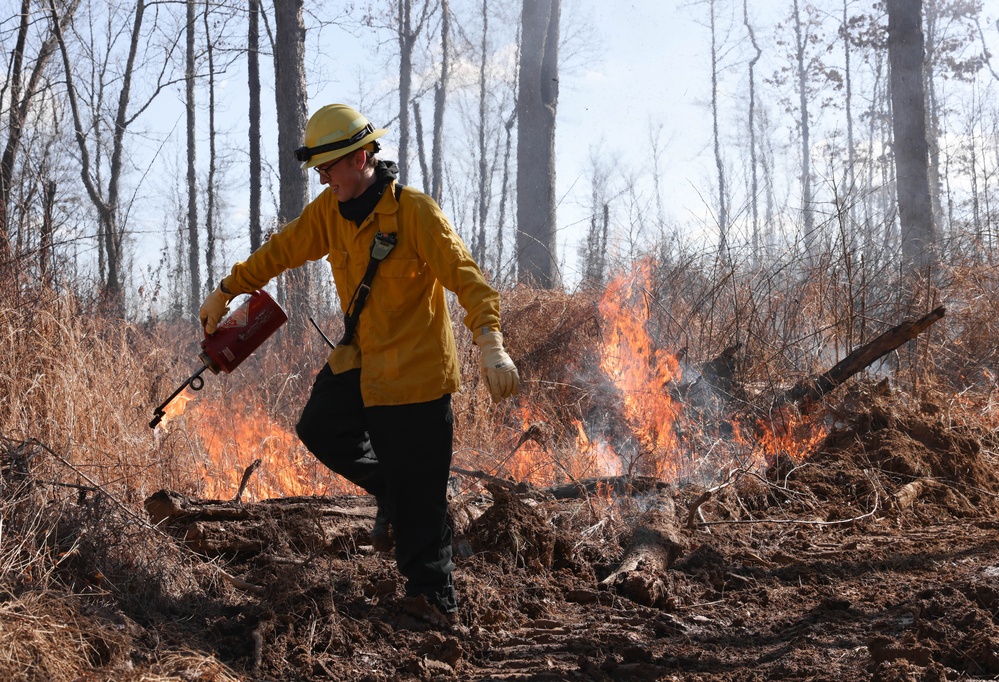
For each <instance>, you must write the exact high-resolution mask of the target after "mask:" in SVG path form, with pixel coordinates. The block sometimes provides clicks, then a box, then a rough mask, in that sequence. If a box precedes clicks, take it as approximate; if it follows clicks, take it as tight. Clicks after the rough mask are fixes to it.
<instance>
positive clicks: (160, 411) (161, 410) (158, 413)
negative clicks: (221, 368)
mask: <svg viewBox="0 0 999 682" xmlns="http://www.w3.org/2000/svg"><path fill="white" fill-rule="evenodd" d="M206 369H208V365H204V366H202V368H201V369H199V370H198V371H197V372H195V373H194V374H192V375H191V376H189V377H188V378H187V380H186V381H185V382H184V383H182V384H181V385H180V386H178V387H177V390H176V391H174V392H173V393H171V394H170V397H169V398H167V399H166V400H164V401H163V404H162V405H160V406H159V407H157V408H156V409H155V410H153V420H152V421H151V422H149V428H151V429H155V428H156V425H157V424H159V423H160V421H161V420H162V419H163V417H165V416H166V411H165V410H166V407H167V405H169V404H170V403H171V402H173V399H174V398H176V397H177V396H178V395H180V392H181V391H183V390H184V389H185V388H187V387H188V386H190V387H191V390H193V391H200V390H201V387H202V386H204V385H205V380H204V379H202V378H201V373H202V372H204V371H205V370H206Z"/></svg>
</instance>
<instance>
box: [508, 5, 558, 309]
mask: <svg viewBox="0 0 999 682" xmlns="http://www.w3.org/2000/svg"><path fill="white" fill-rule="evenodd" d="M560 11H561V7H560V0H524V5H523V10H522V12H521V41H520V60H521V61H520V79H519V87H518V95H517V269H518V274H517V277H518V280H519V281H520V282H522V283H525V284H530V285H533V286H538V287H542V288H545V289H552V288H555V287H557V286H558V285H559V277H558V273H557V253H556V250H557V249H556V239H555V237H556V225H555V205H556V203H555V115H556V111H557V107H558V43H559V14H560Z"/></svg>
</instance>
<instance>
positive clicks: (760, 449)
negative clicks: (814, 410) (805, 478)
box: [752, 408, 829, 465]
mask: <svg viewBox="0 0 999 682" xmlns="http://www.w3.org/2000/svg"><path fill="white" fill-rule="evenodd" d="M752 432H753V433H754V436H755V441H756V443H755V447H754V448H753V451H754V454H758V455H761V456H762V458H763V462H761V464H763V463H765V464H768V465H769V464H773V462H774V460H776V459H777V458H778V457H782V456H783V457H790V458H791V460H792V461H794V462H800V461H802V460H804V459H805V457H806V456H808V455H809V454H810V453H811V452H812V451H813V450H814V449H815V448H816V447H817V446H818V445H819V443H821V442H822V439H823V438H825V437H826V435H827V434H828V433H829V429H828V428H827V427H826V426H825V425H824V424H823V423H821V422H818V421H813V420H809V419H807V418H806V417H805V416H804V415H802V414H800V413H799V412H798V411H797V410H795V409H792V408H785V409H781V410H778V411H776V412H775V413H774V414H773V415H772V416H771V417H770V419H768V420H763V419H758V420H757V421H756V425H755V428H754V429H752Z"/></svg>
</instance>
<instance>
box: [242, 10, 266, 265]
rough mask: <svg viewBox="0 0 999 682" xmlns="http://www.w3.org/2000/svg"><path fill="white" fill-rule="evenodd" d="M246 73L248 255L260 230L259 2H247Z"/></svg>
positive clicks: (256, 244) (256, 240)
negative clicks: (248, 102) (247, 110)
mask: <svg viewBox="0 0 999 682" xmlns="http://www.w3.org/2000/svg"><path fill="white" fill-rule="evenodd" d="M249 12H250V19H249V25H248V28H247V36H246V72H247V81H248V83H247V87H248V88H249V98H250V112H249V114H250V140H249V147H250V252H251V253H252V252H253V251H256V250H257V249H259V248H260V244H261V241H262V240H261V236H262V235H261V226H260V175H261V173H260V166H261V164H260V47H259V46H260V0H249Z"/></svg>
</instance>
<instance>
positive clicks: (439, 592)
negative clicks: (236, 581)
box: [200, 104, 520, 613]
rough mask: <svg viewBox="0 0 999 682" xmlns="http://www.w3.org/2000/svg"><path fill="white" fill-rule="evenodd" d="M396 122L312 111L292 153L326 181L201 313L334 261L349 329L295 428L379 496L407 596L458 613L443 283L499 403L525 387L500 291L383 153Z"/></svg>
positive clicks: (324, 458) (345, 111) (453, 381)
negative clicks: (385, 124) (314, 263)
mask: <svg viewBox="0 0 999 682" xmlns="http://www.w3.org/2000/svg"><path fill="white" fill-rule="evenodd" d="M386 132H388V131H387V130H385V129H383V128H374V127H373V126H372V125H371V124H370V123H369V122H368V119H367V118H365V117H364V116H362V115H361V114H360V113H359V112H357V111H356V110H354V109H352V108H351V107H349V106H346V105H343V104H330V105H328V106H324V107H323V108H321V109H319V110H318V111H317V112H315V113H314V114H313V115H312V117H311V118H310V119H309V122H308V125H307V126H306V129H305V145H304V146H303V147H300V148H299V149H297V150H295V154H296V156H297V158H298V159H299V160H300V161H302V162H303V168H313V169H315V171H316V172H317V173H318V174H319V181H320V182H321V183H322V184H323V185H326V189H325V190H324V191H323V192H322V193H320V194H319V196H318V197H316V199H314V200H313V201H312V202H310V203H309V204H308V205H307V206H306V207H305V209H304V210H303V211H302V214H301V215H300V216H299V217H298V218H296V219H294V220H292V221H291V222H289V223H288V224H287V225H285V226H284V227H283V228H282V229H281V230H280V231H279V232H277V233H276V234H274V235H273V236H272V237H271V238H270V239H269V240H268V241H267V242H266V243H264V244H263V245H262V246H261V247H260V248H259V249H257V250H256V251H254V252H253V253H252V254H251V255H250V256H249V257H248V258H247V259H246V260H245V261H244V262H241V263H237V264H236V265H234V266H233V268H232V271H231V273H230V274H229V276H227V277H225V278H224V279H223V280H222V281H221V282H220V283H219V285H218V287H217V288H216V289H215V291H213V292H212V293H211V294H209V296H208V297H207V298H206V299H205V302H204V304H203V305H202V307H201V311H200V318H201V323H202V324H203V325H204V328H205V332H206V333H208V334H211V333H213V332H214V331H215V329H216V327H217V325H218V323H219V321H220V319H221V318H222V316H223V315H225V313H226V312H227V310H228V304H229V302H230V301H231V300H232V298H233V297H234V296H236V295H237V294H242V293H248V292H251V291H254V290H256V289H259V288H261V287H263V286H264V285H265V284H266V283H267V282H268V281H269V280H271V279H272V278H273V277H275V276H277V275H279V274H280V273H282V272H284V271H285V270H288V269H290V268H297V267H299V266H301V265H303V264H304V263H305V262H307V261H310V260H316V259H318V258H324V257H325V258H326V259H327V260H328V261H329V263H330V266H331V268H332V270H333V280H334V282H335V284H336V289H337V293H338V295H339V297H340V305H341V307H342V309H343V312H344V326H345V335H344V336H345V338H343V339H341V342H340V343H339V344H337V345H336V347H335V348H334V349H333V351H332V352H331V353H330V355H329V357H328V359H327V362H326V364H325V365H324V366H323V367H322V369H321V370H320V371H319V373H318V375H317V376H316V378H315V383H314V384H313V387H312V393H311V396H310V397H309V400H308V402H307V403H306V404H305V407H304V409H303V410H302V415H301V418H300V420H299V422H298V425H297V432H298V436H299V438H301V440H302V442H303V443H304V444H305V445H306V447H307V448H308V449H309V450H310V451H311V452H312V453H313V454H314V455H315V456H316V457H317V458H318V459H319V460H320V461H321V462H322V463H323V464H325V465H326V466H327V467H329V468H330V469H332V470H333V471H334V472H336V473H338V474H340V475H341V476H343V477H345V478H346V479H348V480H350V481H351V482H353V483H355V484H357V485H358V486H360V487H361V488H363V489H364V490H366V491H367V492H369V493H370V494H372V495H374V496H375V498H376V500H377V503H378V514H377V516H376V519H375V524H374V527H373V528H372V532H371V540H372V544H373V545H374V546H375V548H376V549H378V550H380V551H389V550H390V549H391V548H392V546H393V542H394V547H395V559H396V562H397V564H398V568H399V572H400V573H401V574H402V575H403V576H404V577H405V579H406V594H407V596H408V597H412V598H413V601H421V599H422V598H426V600H427V602H428V603H429V604H430V605H432V606H435V607H437V608H438V609H440V610H441V611H443V612H445V613H453V612H454V611H455V610H456V609H457V602H456V598H455V590H454V584H453V582H452V576H451V574H452V572H453V570H454V563H453V562H452V548H451V528H450V526H449V525H448V523H447V518H446V517H447V481H448V477H449V472H450V466H451V452H452V441H453V424H454V417H453V414H452V411H451V394H452V393H453V392H454V391H456V390H458V387H459V368H458V354H457V349H456V346H455V341H454V330H453V328H452V324H451V318H450V315H449V313H448V305H447V300H446V298H445V292H444V290H445V289H448V290H450V291H452V292H454V293H455V294H456V295H457V299H458V302H459V303H460V304H461V306H462V307H463V308H464V310H465V313H466V314H465V318H464V323H465V325H466V326H467V327H468V329H469V330H470V331H471V332H472V334H473V339H474V342H475V344H476V346H478V348H479V349H480V351H481V353H480V368H481V371H482V376H483V379H484V382H485V384H486V386H487V388H488V391H489V393H490V396H491V398H492V399H493V401H495V402H498V401H500V400H502V399H503V398H506V397H508V396H510V395H513V394H516V393H517V391H518V387H519V383H520V378H519V375H518V372H517V367H516V365H515V364H514V363H513V361H512V360H511V359H510V356H509V355H508V354H507V352H506V351H505V350H504V348H503V335H502V333H501V332H500V317H499V294H498V293H497V291H496V290H495V289H493V288H492V287H491V286H489V285H488V284H487V283H486V281H485V279H484V278H483V276H482V272H481V270H480V269H479V267H478V265H477V264H476V263H475V261H474V260H473V259H472V257H471V255H470V254H469V252H468V249H467V248H466V247H465V244H464V243H463V242H462V240H461V238H460V237H459V236H458V234H457V233H456V232H455V230H454V228H453V227H452V226H451V224H450V223H449V222H448V219H447V218H446V217H445V215H444V213H443V212H442V211H441V209H440V207H439V206H438V205H437V204H436V202H434V200H433V199H431V198H430V197H429V196H427V195H426V194H424V193H422V192H420V191H418V190H416V189H414V188H412V187H409V186H402V185H400V184H398V183H396V176H397V175H398V166H396V164H395V163H393V162H391V161H384V160H381V159H379V158H378V157H377V153H378V151H379V143H378V142H377V140H378V138H380V137H382V136H383V135H385V133H386ZM376 261H377V262H376ZM366 273H372V274H368V275H367V277H366ZM351 330H352V333H350V332H351ZM421 603H422V601H421Z"/></svg>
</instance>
